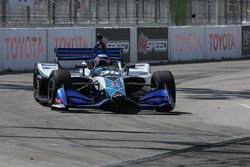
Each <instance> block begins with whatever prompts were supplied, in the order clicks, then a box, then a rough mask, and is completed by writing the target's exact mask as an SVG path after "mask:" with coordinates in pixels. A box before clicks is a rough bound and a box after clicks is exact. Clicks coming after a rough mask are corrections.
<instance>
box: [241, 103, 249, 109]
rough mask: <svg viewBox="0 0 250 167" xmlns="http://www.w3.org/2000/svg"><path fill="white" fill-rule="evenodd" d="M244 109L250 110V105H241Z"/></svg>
mask: <svg viewBox="0 0 250 167" xmlns="http://www.w3.org/2000/svg"><path fill="white" fill-rule="evenodd" d="M241 106H242V107H245V108H248V109H250V105H247V104H241Z"/></svg>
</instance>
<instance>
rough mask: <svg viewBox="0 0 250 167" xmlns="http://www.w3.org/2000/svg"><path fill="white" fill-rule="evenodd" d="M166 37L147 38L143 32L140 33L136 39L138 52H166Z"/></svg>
mask: <svg viewBox="0 0 250 167" xmlns="http://www.w3.org/2000/svg"><path fill="white" fill-rule="evenodd" d="M167 50H168V40H167V39H149V38H148V37H147V36H145V35H144V34H143V33H141V34H140V36H139V40H138V52H139V53H144V54H147V53H148V52H167Z"/></svg>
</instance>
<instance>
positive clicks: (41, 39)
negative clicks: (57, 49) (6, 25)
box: [0, 29, 47, 70]
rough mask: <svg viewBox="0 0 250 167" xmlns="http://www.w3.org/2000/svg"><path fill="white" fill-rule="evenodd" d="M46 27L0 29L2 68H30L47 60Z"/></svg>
mask: <svg viewBox="0 0 250 167" xmlns="http://www.w3.org/2000/svg"><path fill="white" fill-rule="evenodd" d="M46 31H47V30H46V29H0V50H1V58H0V60H1V64H0V65H1V68H0V69H1V70H30V69H32V68H33V66H34V64H35V62H38V61H46V60H47V39H46Z"/></svg>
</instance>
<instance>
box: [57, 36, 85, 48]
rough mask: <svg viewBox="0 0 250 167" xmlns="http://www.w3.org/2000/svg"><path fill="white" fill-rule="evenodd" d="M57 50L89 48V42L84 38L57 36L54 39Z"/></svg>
mask: <svg viewBox="0 0 250 167" xmlns="http://www.w3.org/2000/svg"><path fill="white" fill-rule="evenodd" d="M54 43H55V47H56V48H87V46H88V41H87V39H86V38H85V37H83V36H70V37H65V36H57V37H54Z"/></svg>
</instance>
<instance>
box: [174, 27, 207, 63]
mask: <svg viewBox="0 0 250 167" xmlns="http://www.w3.org/2000/svg"><path fill="white" fill-rule="evenodd" d="M204 33H205V28H204V27H171V28H169V34H170V39H169V46H170V53H169V55H170V59H169V60H170V61H192V60H202V59H204V58H205V47H206V46H205V40H204Z"/></svg>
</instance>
